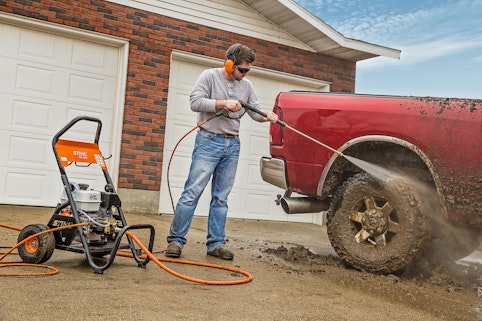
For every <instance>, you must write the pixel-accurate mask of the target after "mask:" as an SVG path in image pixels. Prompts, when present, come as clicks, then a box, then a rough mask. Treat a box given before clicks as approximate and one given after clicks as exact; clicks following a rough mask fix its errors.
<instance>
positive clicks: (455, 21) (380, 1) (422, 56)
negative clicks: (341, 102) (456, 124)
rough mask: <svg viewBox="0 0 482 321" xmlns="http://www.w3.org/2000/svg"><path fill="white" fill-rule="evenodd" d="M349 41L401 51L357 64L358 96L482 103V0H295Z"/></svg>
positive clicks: (356, 90)
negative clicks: (424, 98) (374, 95)
mask: <svg viewBox="0 0 482 321" xmlns="http://www.w3.org/2000/svg"><path fill="white" fill-rule="evenodd" d="M295 1H296V2H297V3H298V4H300V5H301V6H302V7H304V8H305V9H307V10H308V11H310V12H311V13H312V14H313V15H315V16H317V17H318V18H320V19H321V20H323V21H324V22H325V23H327V24H328V25H330V26H331V27H332V28H334V29H335V30H336V31H337V32H339V33H341V34H342V35H343V36H345V37H347V38H352V39H356V40H361V41H364V42H368V43H372V44H376V45H381V46H384V47H389V48H393V49H399V50H401V55H400V59H394V58H387V57H376V58H371V59H367V60H362V61H360V62H358V63H357V77H356V88H355V92H356V93H360V94H383V95H402V96H422V97H426V96H432V97H459V98H477V99H482V0H295Z"/></svg>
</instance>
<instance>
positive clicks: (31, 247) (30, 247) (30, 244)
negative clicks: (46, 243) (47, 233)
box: [24, 237, 39, 254]
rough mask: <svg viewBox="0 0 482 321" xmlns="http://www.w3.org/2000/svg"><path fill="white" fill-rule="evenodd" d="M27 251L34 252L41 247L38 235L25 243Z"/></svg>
mask: <svg viewBox="0 0 482 321" xmlns="http://www.w3.org/2000/svg"><path fill="white" fill-rule="evenodd" d="M24 247H25V251H27V252H28V253H30V254H34V253H36V252H37V251H38V247H39V240H38V238H36V237H33V238H31V239H30V240H28V241H27V242H25V244H24Z"/></svg>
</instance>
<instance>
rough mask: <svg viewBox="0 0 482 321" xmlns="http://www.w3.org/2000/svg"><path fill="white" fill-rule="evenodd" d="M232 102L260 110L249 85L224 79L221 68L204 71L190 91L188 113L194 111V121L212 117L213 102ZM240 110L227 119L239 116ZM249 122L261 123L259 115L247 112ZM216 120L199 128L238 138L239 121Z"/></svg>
mask: <svg viewBox="0 0 482 321" xmlns="http://www.w3.org/2000/svg"><path fill="white" fill-rule="evenodd" d="M225 99H234V100H239V101H243V102H245V103H247V104H249V105H251V106H253V107H255V108H258V109H259V108H260V106H259V103H258V98H257V97H256V93H255V92H254V88H253V85H252V84H251V82H250V81H249V80H248V79H246V78H243V79H241V80H240V81H236V80H235V81H232V82H230V81H228V80H226V78H224V75H223V69H222V68H212V69H207V70H204V71H203V72H202V73H201V75H200V76H199V78H198V80H197V82H196V85H195V86H194V89H193V91H192V92H191V96H190V100H191V110H192V111H195V112H198V116H197V122H198V124H199V123H201V122H202V121H204V120H206V119H208V118H209V117H211V116H213V115H214V113H215V112H216V100H225ZM243 112H244V111H243V110H240V111H238V112H236V113H231V115H230V117H232V118H236V117H239V116H240V115H241V114H242V113H243ZM247 113H248V114H249V115H250V116H251V118H252V119H254V120H256V121H262V119H263V118H262V116H261V115H259V114H257V113H255V112H253V111H250V110H248V111H247ZM232 118H227V117H223V116H220V117H216V118H214V119H213V120H211V121H209V122H207V123H206V124H204V125H202V127H203V128H204V129H205V130H207V131H210V132H212V133H216V134H231V135H239V125H240V119H232Z"/></svg>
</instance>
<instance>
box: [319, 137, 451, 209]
mask: <svg viewBox="0 0 482 321" xmlns="http://www.w3.org/2000/svg"><path fill="white" fill-rule="evenodd" d="M364 142H386V143H391V144H397V145H401V146H403V147H405V148H407V149H409V150H411V151H412V152H414V153H415V154H416V155H417V156H418V157H420V158H421V159H422V161H423V162H424V163H425V165H426V166H427V168H428V170H429V171H430V174H431V176H432V177H433V180H434V182H435V187H436V190H437V195H438V197H439V200H440V201H441V204H445V197H444V196H443V193H442V184H441V181H440V178H439V177H438V175H437V173H436V172H435V167H434V165H433V163H432V162H431V161H430V159H429V158H428V157H427V155H426V154H425V153H424V152H423V151H422V150H420V148H418V147H417V146H416V145H414V144H412V143H410V142H407V141H406V140H403V139H400V138H397V137H392V136H384V135H366V136H360V137H357V138H354V139H351V140H349V141H347V142H346V143H344V144H343V145H342V146H340V147H339V148H338V149H337V151H340V152H342V153H343V152H344V151H345V150H347V149H348V148H349V147H351V146H354V145H356V144H360V143H364ZM338 157H339V155H338V154H337V153H334V154H333V156H331V158H330V159H329V160H328V162H327V163H326V166H325V168H324V170H323V173H322V174H321V177H320V181H319V182H318V189H317V195H318V196H321V195H322V190H323V186H324V184H325V181H326V178H327V177H328V175H329V174H330V171H331V169H332V167H333V164H335V162H336V161H337V160H338ZM442 208H443V211H444V215H447V213H446V208H445V206H442Z"/></svg>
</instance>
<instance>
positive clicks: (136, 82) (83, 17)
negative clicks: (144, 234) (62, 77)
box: [0, 0, 356, 191]
mask: <svg viewBox="0 0 482 321" xmlns="http://www.w3.org/2000/svg"><path fill="white" fill-rule="evenodd" d="M0 11H4V12H8V13H13V14H17V15H21V16H27V17H31V18H35V19H39V20H43V21H49V22H53V23H57V24H61V25H68V26H71V27H76V28H80V29H84V30H90V31H95V32H99V33H102V34H108V35H112V36H118V37H122V38H128V39H130V52H129V66H128V76H127V88H126V97H125V109H124V123H123V132H122V146H121V156H120V164H121V165H120V169H119V187H120V188H125V189H140V190H152V191H158V190H159V188H160V182H161V164H162V152H163V146H164V129H165V124H166V108H167V91H168V87H169V68H170V65H169V64H170V55H171V51H172V50H173V49H177V50H183V51H187V52H193V53H196V54H201V55H208V56H214V57H217V58H224V53H225V50H226V48H227V47H229V46H230V45H231V44H232V43H234V42H242V43H244V44H246V45H247V46H249V47H251V48H253V49H254V50H255V51H256V61H255V65H256V66H260V67H264V68H269V69H274V70H279V71H283V72H287V73H292V74H296V75H301V76H305V77H310V78H315V79H320V80H325V81H330V82H332V86H331V90H332V91H343V92H353V91H354V88H355V71H356V70H355V67H356V65H355V63H354V62H350V61H346V60H341V59H336V58H333V57H329V56H325V55H321V54H316V53H312V52H307V51H304V50H300V49H296V48H291V47H287V46H282V45H279V44H276V43H272V42H268V41H264V40H260V39H256V38H251V37H248V36H240V35H238V34H233V33H229V32H226V31H223V30H217V29H213V28H209V27H205V26H202V25H198V24H193V23H190V22H187V21H183V20H177V19H174V18H170V17H165V16H161V15H157V14H154V13H150V12H146V11H142V10H138V9H134V8H130V7H125V6H121V5H117V4H114V3H110V2H106V1H98V0H90V1H89V0H79V1H71V0H70V1H68V0H64V1H49V0H37V1H32V0H14V1H5V0H0Z"/></svg>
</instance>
